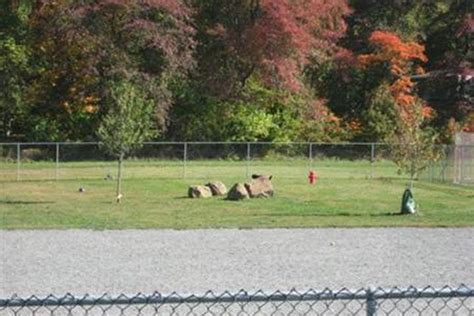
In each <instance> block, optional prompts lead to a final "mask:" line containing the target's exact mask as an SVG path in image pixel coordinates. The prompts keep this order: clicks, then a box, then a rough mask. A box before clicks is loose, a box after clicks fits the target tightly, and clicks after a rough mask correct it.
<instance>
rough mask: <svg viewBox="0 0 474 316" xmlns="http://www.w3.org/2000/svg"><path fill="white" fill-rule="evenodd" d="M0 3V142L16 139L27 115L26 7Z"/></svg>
mask: <svg viewBox="0 0 474 316" xmlns="http://www.w3.org/2000/svg"><path fill="white" fill-rule="evenodd" d="M23 2H26V1H20V2H19V3H17V4H15V2H12V1H5V0H0V87H1V88H0V139H5V140H8V139H12V138H16V139H18V138H19V137H20V134H23V133H22V132H23V130H24V128H25V126H26V125H27V124H26V120H27V118H26V115H27V112H28V109H27V106H26V104H25V103H26V102H25V93H24V91H25V90H26V79H27V78H28V76H29V74H30V72H31V69H30V67H29V61H30V49H29V47H28V45H27V44H28V43H27V26H26V23H27V12H28V5H27V3H23Z"/></svg>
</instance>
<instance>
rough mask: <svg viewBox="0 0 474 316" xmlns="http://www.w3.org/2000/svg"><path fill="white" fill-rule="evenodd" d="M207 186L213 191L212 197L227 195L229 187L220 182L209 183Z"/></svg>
mask: <svg viewBox="0 0 474 316" xmlns="http://www.w3.org/2000/svg"><path fill="white" fill-rule="evenodd" d="M206 186H207V187H208V188H209V189H211V192H212V195H226V194H227V187H226V186H225V184H224V183H222V182H220V181H216V182H209V183H208V184H206Z"/></svg>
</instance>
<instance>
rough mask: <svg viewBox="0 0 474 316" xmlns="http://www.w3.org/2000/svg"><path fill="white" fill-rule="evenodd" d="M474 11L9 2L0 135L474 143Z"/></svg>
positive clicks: (370, 5) (390, 0) (194, 0)
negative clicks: (472, 136)
mask: <svg viewBox="0 0 474 316" xmlns="http://www.w3.org/2000/svg"><path fill="white" fill-rule="evenodd" d="M473 12H474V2H473V1H469V0H420V1H409V0H378V1H377V0H332V1H326V0H140V1H128V0H55V1H52V0H51V1H48V0H36V1H34V0H0V138H1V141H93V140H99V139H107V137H110V136H111V135H114V131H117V130H118V129H119V128H118V127H117V126H128V129H125V132H124V135H123V137H129V136H127V135H129V134H130V133H131V134H133V133H134V131H136V132H137V133H138V134H140V135H139V138H140V139H147V140H179V141H186V140H187V141H191V140H193V141H296V140H300V141H388V142H393V143H414V144H418V145H417V146H418V147H417V148H415V149H414V150H417V151H422V150H423V147H424V146H425V145H426V144H428V143H449V142H452V137H453V135H454V133H456V132H458V131H462V130H464V131H471V132H474V110H473V83H472V82H473V81H472V80H473V79H472V77H473V75H474V71H473V67H472V62H473V58H474V52H473V48H472V43H473V34H474V17H473ZM127 100H128V101H127ZM120 120H121V121H123V122H122V123H120V122H119V121H120ZM130 120H133V122H132V123H134V124H127V122H130ZM138 123H139V124H138ZM117 124H118V125H117ZM120 124H122V125H120ZM138 130H140V131H138ZM107 131H108V132H107ZM127 133H129V134H127ZM131 137H132V138H130V137H129V138H130V139H133V135H132V136H131ZM127 150H128V149H127Z"/></svg>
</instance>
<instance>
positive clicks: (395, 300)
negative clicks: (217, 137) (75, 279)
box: [0, 285, 474, 316]
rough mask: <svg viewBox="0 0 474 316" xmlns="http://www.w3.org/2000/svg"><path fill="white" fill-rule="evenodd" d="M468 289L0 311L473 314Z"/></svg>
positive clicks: (121, 300) (47, 302)
mask: <svg viewBox="0 0 474 316" xmlns="http://www.w3.org/2000/svg"><path fill="white" fill-rule="evenodd" d="M473 314H474V289H473V288H470V287H467V286H464V285H462V286H460V287H458V288H451V287H444V288H441V289H435V288H432V287H426V288H423V289H418V288H415V287H409V288H406V289H400V288H391V289H383V288H376V289H370V288H369V289H360V290H357V291H350V290H347V289H342V290H340V291H332V290H330V289H325V290H323V291H315V290H309V291H306V292H298V291H296V290H291V291H289V292H280V291H277V292H274V293H269V294H267V293H265V292H263V291H258V292H255V293H247V292H245V291H243V290H242V291H240V292H238V293H229V292H225V293H222V294H216V293H214V292H212V291H209V292H207V293H205V294H203V295H180V294H178V293H172V294H169V295H162V294H161V293H158V292H155V293H153V294H151V295H144V294H137V295H123V294H122V295H118V296H111V295H102V296H99V297H93V296H90V295H85V296H80V297H79V296H74V295H71V294H67V295H65V296H62V297H58V296H54V295H50V296H47V297H44V298H39V297H36V296H31V297H29V298H20V297H16V296H13V297H11V298H9V299H0V315H2V316H3V315H15V316H16V315H368V316H372V315H473Z"/></svg>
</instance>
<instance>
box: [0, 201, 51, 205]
mask: <svg viewBox="0 0 474 316" xmlns="http://www.w3.org/2000/svg"><path fill="white" fill-rule="evenodd" d="M0 204H6V205H35V204H54V202H53V201H9V200H0Z"/></svg>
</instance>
